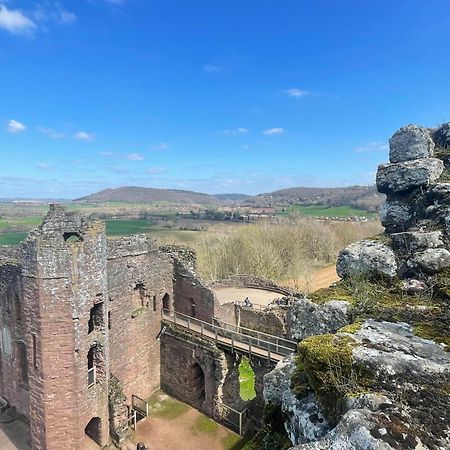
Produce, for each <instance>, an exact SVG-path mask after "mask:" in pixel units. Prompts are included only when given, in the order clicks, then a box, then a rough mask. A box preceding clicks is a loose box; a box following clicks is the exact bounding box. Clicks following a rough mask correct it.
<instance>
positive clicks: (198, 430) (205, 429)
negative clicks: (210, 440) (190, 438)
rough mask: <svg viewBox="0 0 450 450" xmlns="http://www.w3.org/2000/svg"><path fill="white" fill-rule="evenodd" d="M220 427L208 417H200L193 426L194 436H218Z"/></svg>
mask: <svg viewBox="0 0 450 450" xmlns="http://www.w3.org/2000/svg"><path fill="white" fill-rule="evenodd" d="M218 428H219V425H218V424H217V423H216V422H214V420H211V419H209V418H208V417H206V416H199V417H197V419H196V420H195V422H194V425H193V426H192V432H193V433H194V434H216V433H217V430H218Z"/></svg>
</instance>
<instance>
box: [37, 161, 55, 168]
mask: <svg viewBox="0 0 450 450" xmlns="http://www.w3.org/2000/svg"><path fill="white" fill-rule="evenodd" d="M36 167H37V168H38V169H42V170H47V169H50V168H51V167H52V166H51V165H50V164H49V163H46V162H40V163H37V164H36Z"/></svg>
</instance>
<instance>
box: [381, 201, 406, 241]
mask: <svg viewBox="0 0 450 450" xmlns="http://www.w3.org/2000/svg"><path fill="white" fill-rule="evenodd" d="M413 217H414V213H413V209H412V207H411V205H410V204H409V203H407V202H405V201H401V200H386V201H385V202H384V203H383V205H381V210H380V220H381V224H382V225H383V226H384V227H385V228H386V232H388V233H392V232H396V231H404V230H407V229H408V227H409V226H410V225H411V222H412V220H413Z"/></svg>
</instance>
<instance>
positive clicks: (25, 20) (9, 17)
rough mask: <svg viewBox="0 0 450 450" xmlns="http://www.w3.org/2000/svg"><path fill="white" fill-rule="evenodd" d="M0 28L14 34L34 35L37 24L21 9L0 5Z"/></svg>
mask: <svg viewBox="0 0 450 450" xmlns="http://www.w3.org/2000/svg"><path fill="white" fill-rule="evenodd" d="M0 28H3V29H4V30H6V31H9V32H10V33H12V34H19V35H20V34H21V35H32V34H33V32H34V31H35V30H36V28H37V26H36V24H35V23H34V22H33V21H32V20H31V19H30V18H29V17H27V16H26V15H25V14H23V13H22V11H20V10H19V9H8V8H7V7H6V6H5V5H0Z"/></svg>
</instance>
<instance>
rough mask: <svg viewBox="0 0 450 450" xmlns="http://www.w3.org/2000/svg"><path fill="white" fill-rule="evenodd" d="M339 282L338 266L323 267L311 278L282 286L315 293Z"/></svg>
mask: <svg viewBox="0 0 450 450" xmlns="http://www.w3.org/2000/svg"><path fill="white" fill-rule="evenodd" d="M338 280H339V277H338V276H337V273H336V266H335V265H334V264H333V265H332V266H327V267H322V268H321V269H318V270H316V271H315V272H313V273H312V274H311V275H310V276H309V277H306V278H302V279H298V280H293V279H291V280H286V281H284V282H283V283H282V284H284V285H286V286H292V287H295V288H296V289H298V290H300V291H304V292H314V291H317V290H318V289H322V288H326V287H328V286H330V284H332V283H334V282H336V281H338Z"/></svg>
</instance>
